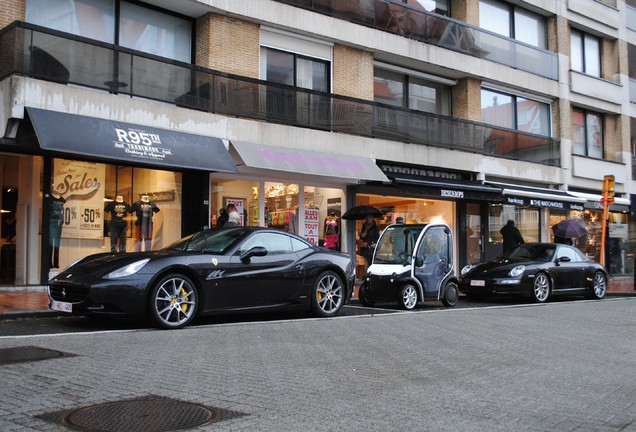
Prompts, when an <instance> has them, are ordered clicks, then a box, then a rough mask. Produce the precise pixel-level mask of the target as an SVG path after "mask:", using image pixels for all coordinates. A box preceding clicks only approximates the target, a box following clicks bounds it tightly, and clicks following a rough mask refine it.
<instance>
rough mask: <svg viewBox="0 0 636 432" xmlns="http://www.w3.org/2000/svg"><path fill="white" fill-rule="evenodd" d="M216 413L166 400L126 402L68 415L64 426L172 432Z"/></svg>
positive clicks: (203, 420)
mask: <svg viewBox="0 0 636 432" xmlns="http://www.w3.org/2000/svg"><path fill="white" fill-rule="evenodd" d="M215 417H216V413H215V412H214V410H211V409H209V408H207V407H205V406H203V405H199V404H196V403H191V402H184V401H179V400H175V399H170V398H162V397H153V398H142V399H130V400H124V401H118V402H109V403H104V404H100V405H92V406H88V407H84V408H79V409H76V410H73V411H71V412H70V413H68V414H67V415H66V418H65V421H66V423H67V424H70V425H72V426H75V427H78V428H82V429H84V430H89V431H104V432H108V431H113V432H120V431H127V430H128V431H131V430H134V431H152V432H160V431H173V430H178V429H185V428H190V427H194V426H199V425H202V424H203V423H207V422H209V421H211V420H214V418H215Z"/></svg>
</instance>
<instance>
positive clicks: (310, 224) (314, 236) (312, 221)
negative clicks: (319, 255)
mask: <svg viewBox="0 0 636 432" xmlns="http://www.w3.org/2000/svg"><path fill="white" fill-rule="evenodd" d="M319 218H320V210H319V209H316V208H307V209H305V221H304V229H305V234H304V237H305V239H306V240H307V241H308V242H309V243H311V244H314V245H316V246H318V230H319V223H318V219H319Z"/></svg>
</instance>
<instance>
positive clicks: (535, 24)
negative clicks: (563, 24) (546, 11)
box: [479, 0, 547, 49]
mask: <svg viewBox="0 0 636 432" xmlns="http://www.w3.org/2000/svg"><path fill="white" fill-rule="evenodd" d="M479 26H480V27H481V28H483V29H486V30H490V31H491V32H494V33H497V34H500V35H502V36H506V37H509V38H512V39H516V40H518V41H520V42H524V43H527V44H528V45H532V46H535V47H538V48H542V49H546V47H547V42H546V23H545V18H544V17H542V16H541V15H537V14H535V13H532V12H530V11H528V10H526V9H522V8H520V7H517V6H514V5H510V4H507V3H502V2H499V1H495V0H480V2H479Z"/></svg>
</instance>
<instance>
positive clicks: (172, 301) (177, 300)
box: [153, 276, 197, 328]
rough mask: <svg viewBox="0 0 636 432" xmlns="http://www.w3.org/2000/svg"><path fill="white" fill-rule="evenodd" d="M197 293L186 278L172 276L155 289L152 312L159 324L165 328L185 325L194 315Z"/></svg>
mask: <svg viewBox="0 0 636 432" xmlns="http://www.w3.org/2000/svg"><path fill="white" fill-rule="evenodd" d="M196 306H197V293H196V290H195V288H194V286H193V285H192V282H190V281H189V280H188V279H186V278H184V277H182V276H172V277H168V278H166V279H164V280H163V281H162V282H161V283H160V284H159V285H158V286H157V288H156V289H155V291H154V298H153V312H154V315H155V318H156V320H157V322H158V324H159V325H161V326H162V327H165V328H179V327H183V326H185V325H186V324H187V323H188V322H189V321H190V320H191V319H192V318H193V316H194V313H195V311H196Z"/></svg>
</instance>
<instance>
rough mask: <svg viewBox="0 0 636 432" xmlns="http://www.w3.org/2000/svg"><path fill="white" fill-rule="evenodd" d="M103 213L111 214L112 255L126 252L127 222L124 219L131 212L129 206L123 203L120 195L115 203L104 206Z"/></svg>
mask: <svg viewBox="0 0 636 432" xmlns="http://www.w3.org/2000/svg"><path fill="white" fill-rule="evenodd" d="M104 211H105V212H106V213H110V214H111V219H110V223H109V230H110V251H111V252H112V253H115V252H117V250H119V252H122V253H123V252H126V231H127V229H128V222H127V221H126V220H125V219H124V218H125V217H126V215H128V214H129V213H132V212H133V209H132V207H131V205H130V204H128V203H127V202H126V201H124V198H123V197H122V196H121V195H118V196H117V198H116V199H115V201H111V202H109V203H108V204H107V205H106V208H105V209H104ZM118 246H119V247H118Z"/></svg>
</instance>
